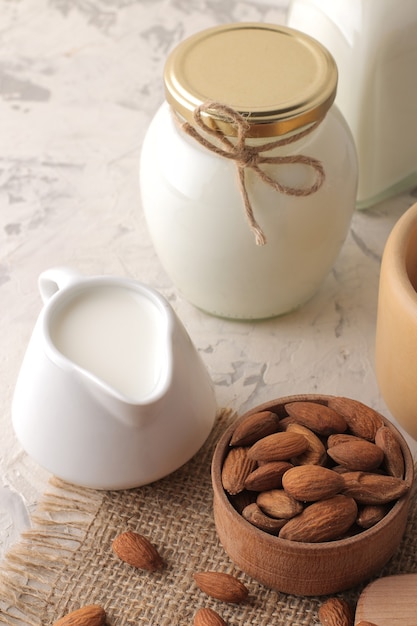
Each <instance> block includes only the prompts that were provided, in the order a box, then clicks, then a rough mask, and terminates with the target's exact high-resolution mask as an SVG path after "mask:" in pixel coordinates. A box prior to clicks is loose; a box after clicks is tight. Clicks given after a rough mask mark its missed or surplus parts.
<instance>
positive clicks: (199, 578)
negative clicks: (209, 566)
mask: <svg viewBox="0 0 417 626" xmlns="http://www.w3.org/2000/svg"><path fill="white" fill-rule="evenodd" d="M194 580H195V582H196V584H197V586H198V587H199V589H201V591H203V592H204V593H206V594H207V595H208V596H211V597H212V598H216V600H222V601H223V602H233V603H239V602H243V601H244V600H246V598H247V597H248V594H249V591H248V589H247V587H245V585H244V584H243V583H242V582H241V581H240V580H238V579H237V578H236V577H235V576H232V574H226V573H224V572H210V571H209V572H196V573H195V574H194Z"/></svg>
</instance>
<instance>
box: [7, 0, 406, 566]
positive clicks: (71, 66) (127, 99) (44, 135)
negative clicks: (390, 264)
mask: <svg viewBox="0 0 417 626" xmlns="http://www.w3.org/2000/svg"><path fill="white" fill-rule="evenodd" d="M286 4H287V2H286V0H281V1H279V0H276V1H275V2H274V1H273V0H270V1H267V0H259V1H255V0H252V1H251V2H249V1H238V0H228V1H227V2H225V1H224V0H8V1H6V2H2V5H1V9H0V302H1V309H0V380H1V385H0V433H1V436H0V554H1V553H2V552H4V550H6V548H7V547H8V546H9V545H10V544H11V543H12V542H13V541H15V540H16V539H17V538H18V536H19V533H20V531H21V529H22V528H24V527H26V526H27V524H28V523H29V518H28V514H29V513H30V512H31V511H32V510H33V508H34V506H35V504H36V502H37V501H38V499H39V497H40V495H41V494H42V492H43V490H44V489H45V486H46V483H47V480H48V473H47V472H46V471H45V470H43V469H41V468H39V467H38V466H37V465H36V464H35V463H34V462H33V461H32V460H31V459H30V458H28V456H27V455H26V454H25V453H24V452H23V451H22V450H21V448H20V445H19V443H18V442H17V441H16V439H15V436H14V433H13V429H12V425H11V418H10V408H11V401H12V395H13V389H14V384H15V380H16V377H17V374H18V370H19V366H20V363H21V360H22V357H23V354H24V351H25V348H26V345H27V342H28V340H29V337H30V333H31V331H32V328H33V325H34V323H35V320H36V317H37V315H38V313H39V311H40V308H41V300H40V296H39V293H38V289H37V279H38V275H39V273H40V272H42V271H43V270H45V269H47V268H49V267H53V266H56V265H67V266H70V267H73V268H75V269H77V270H78V271H80V272H82V273H85V274H115V275H125V276H129V277H133V278H136V279H138V280H140V281H142V282H145V283H147V284H149V285H151V286H153V287H155V288H156V289H157V290H159V291H160V292H161V293H162V294H163V295H164V296H165V297H167V298H168V300H169V301H170V302H171V304H172V305H173V307H174V309H175V310H176V312H177V313H178V315H179V316H180V318H181V319H182V320H183V322H184V324H185V326H186V328H187V329H188V332H189V334H190V336H191V338H192V340H193V341H194V343H195V345H196V346H197V348H198V349H199V351H200V352H201V355H202V357H203V359H204V360H205V362H206V364H207V367H208V368H209V371H210V373H211V376H212V378H213V381H214V383H215V389H216V394H217V399H218V404H219V406H230V407H232V408H234V409H236V410H237V411H238V412H242V411H244V410H246V409H249V408H251V407H252V406H255V405H256V404H258V403H259V402H262V401H266V400H268V399H271V398H274V397H278V396H281V395H288V394H292V393H307V392H322V393H330V394H343V395H347V396H351V397H353V398H357V399H359V400H361V401H363V402H365V403H367V404H370V405H371V406H373V407H375V408H376V409H378V410H380V411H382V412H384V413H385V414H386V415H389V412H388V411H387V409H386V407H385V405H384V403H383V400H382V398H381V396H380V394H379V390H378V386H377V383H376V380H375V374H374V362H373V360H374V356H373V355H374V333H375V316H376V303H377V292H378V277H379V267H380V261H381V255H382V252H383V248H384V244H385V241H386V238H387V236H388V234H389V232H390V230H391V228H392V226H393V225H394V223H395V221H396V220H397V219H398V217H399V216H400V215H401V214H402V213H403V212H404V211H405V210H406V209H407V208H408V207H409V206H410V205H411V204H412V203H413V202H414V201H415V200H416V194H415V193H414V195H413V193H405V194H402V195H400V196H398V197H396V198H394V199H392V200H390V201H386V202H383V203H381V204H379V205H378V206H375V207H374V208H373V209H372V210H369V211H367V212H357V213H356V214H355V216H354V219H353V222H352V227H351V230H350V233H349V236H348V238H347V240H346V242H345V245H344V247H343V250H342V252H341V254H340V256H339V258H338V260H337V262H336V264H335V266H334V269H333V271H332V273H331V274H330V275H329V276H328V278H327V279H326V281H325V283H324V284H323V286H322V288H321V290H320V292H319V293H318V294H317V295H316V296H315V297H314V298H313V299H312V300H311V301H310V302H309V303H308V304H307V305H306V306H304V307H303V308H302V309H301V310H299V311H297V312H295V313H293V314H291V315H287V316H285V317H281V318H277V319H273V320H268V321H262V322H259V323H241V322H233V321H225V320H220V319H216V318H214V317H211V316H208V315H206V314H205V313H203V312H201V311H199V310H196V309H195V308H194V307H193V306H192V305H190V304H189V303H188V302H186V301H184V300H183V299H182V298H181V296H180V295H179V294H178V293H177V291H176V289H175V287H174V286H173V285H172V284H171V282H170V280H169V279H168V277H167V276H166V274H165V273H164V271H163V269H162V268H161V266H160V263H159V261H158V259H157V258H156V256H155V253H154V251H153V248H152V244H151V242H150V240H149V237H148V233H147V230H146V225H145V223H144V219H143V215H142V212H141V206H140V198H139V188H138V176H137V170H138V160H139V155H140V148H141V143H142V140H143V137H144V133H145V131H146V128H147V126H148V124H149V121H150V119H151V117H152V115H153V114H154V112H155V111H156V109H157V107H158V105H159V104H160V102H161V101H162V99H163V88H162V79H161V74H162V69H163V65H164V60H165V58H166V56H167V54H168V52H169V51H170V49H171V48H172V47H173V46H174V45H175V44H176V43H178V42H179V41H180V40H181V39H183V38H184V37H186V36H188V35H190V34H192V33H193V32H196V31H198V30H201V29H203V28H206V27H209V26H212V25H215V24H218V23H223V22H231V21H269V22H279V23H282V22H283V21H284V18H285V6H286ZM411 445H412V447H413V450H415V446H414V444H413V443H412V442H411Z"/></svg>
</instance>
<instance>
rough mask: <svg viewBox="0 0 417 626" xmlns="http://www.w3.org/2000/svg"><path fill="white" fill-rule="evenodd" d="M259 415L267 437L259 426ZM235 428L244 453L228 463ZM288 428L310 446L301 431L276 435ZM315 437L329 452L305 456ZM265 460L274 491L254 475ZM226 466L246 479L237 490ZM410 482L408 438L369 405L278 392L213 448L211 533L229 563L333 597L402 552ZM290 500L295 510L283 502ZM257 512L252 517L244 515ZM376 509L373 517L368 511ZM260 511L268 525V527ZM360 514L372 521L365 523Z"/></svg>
mask: <svg viewBox="0 0 417 626" xmlns="http://www.w3.org/2000/svg"><path fill="white" fill-rule="evenodd" d="M271 413H273V414H275V415H276V416H277V424H276V432H271V429H270V427H269V426H270V423H271V419H270V414H271ZM257 415H259V418H257V417H256V416H257ZM265 415H269V422H268V428H267V429H266V434H265V433H263V429H262V424H261V423H259V424H257V423H256V422H257V420H258V419H259V420H260V422H262V419H264V416H265ZM272 422H273V420H272ZM246 423H247V424H248V429H249V430H250V434H252V433H253V432H254V431H255V432H259V433H260V437H259V439H257V440H256V441H254V440H253V438H251V437H250V438H249V439H247V440H246V439H245V424H246ZM294 424H297V425H298V427H297V428H295V427H294ZM236 428H238V429H239V439H238V445H239V447H240V451H239V454H237V455H235V456H234V459H235V461H234V460H233V457H231V459H232V467H230V464H229V463H225V460H226V458H227V457H228V455H229V452H230V450H231V449H233V446H234V445H235V444H234V440H233V435H234V432H235V430H236ZM380 429H382V430H380ZM387 429H388V430H387ZM286 432H288V433H292V434H294V433H296V434H297V435H299V434H301V433H303V434H304V435H305V436H306V445H305V446H303V445H302V441H301V440H300V439H299V437H293V436H291V437H287V436H281V435H279V433H286ZM388 432H389V433H390V435H389V436H387V433H388ZM309 433H310V434H309ZM387 440H389V442H390V445H389V446H387V445H385V442H386V441H387ZM242 441H243V445H242ZM248 442H249V443H248ZM318 442H319V443H321V444H322V446H323V449H324V450H325V455H323V454H322V453H320V454H319V455H318V454H316V453H314V454H309V452H308V451H309V449H313V448H315V449H316V450H317V446H318ZM365 442H366V443H365ZM338 446H339V447H338ZM373 446H377V447H378V448H380V449H381V450H382V453H380V452H379V451H378V450H376V449H374V448H373ZM329 451H330V453H329ZM245 454H246V455H247V456H245ZM370 455H371V456H372V459H373V460H372V462H370ZM392 456H394V457H396V458H391V457H392ZM229 460H230V459H229ZM235 463H242V467H234V464H235ZM254 464H256V466H255V465H254ZM285 464H286V465H285ZM264 466H267V471H266V472H265V473H267V474H268V479H270V473H271V471H272V470H273V468H274V466H277V467H278V468H279V469H278V471H279V472H281V475H280V476H279V477H278V480H277V481H275V482H274V481H273V480H270V482H268V483H267V487H268V486H269V484H270V485H271V488H266V489H265V487H264V484H265V483H263V481H258V480H253V479H251V474H252V473H253V472H256V471H257V468H258V467H259V468H262V467H264ZM313 466H314V467H313ZM402 466H403V467H404V472H403V475H402V476H399V475H398V473H399V471H398V468H399V467H400V468H401V467H402ZM283 467H284V468H285V471H284V472H283ZM309 467H310V468H311V469H310V471H309ZM393 467H394V468H395V471H393V470H392V468H393ZM294 468H295V469H294ZM297 468H300V469H297ZM231 472H232V474H234V475H238V476H241V475H242V472H243V474H244V476H245V478H244V480H242V481H241V483H240V487H238V488H237V489H236V488H234V489H233V490H232V491H233V493H230V491H228V488H227V485H228V480H229V479H230V473H231ZM261 472H263V470H261ZM287 472H288V473H287ZM329 472H331V473H334V476H332V474H330V473H329ZM286 474H287V476H286ZM255 476H257V474H255ZM310 477H311V487H310V486H309V479H310ZM413 480H414V467H413V458H412V455H411V452H410V450H409V447H408V445H407V443H406V441H405V439H404V438H403V437H402V435H401V434H400V432H399V431H398V430H397V429H396V428H395V426H394V425H393V424H392V423H391V422H390V421H389V420H388V419H386V418H385V417H383V416H382V415H380V414H379V413H378V412H376V411H374V410H373V409H371V408H370V407H367V406H366V405H364V404H362V403H360V402H358V401H357V400H351V399H349V398H339V397H335V396H326V395H316V394H310V395H297V396H288V397H284V398H279V399H277V400H272V401H270V402H267V403H265V404H262V405H260V406H258V407H256V408H254V409H252V410H251V411H249V412H247V413H245V415H243V416H242V417H240V418H239V419H237V420H236V421H235V423H234V424H232V425H231V426H230V427H229V428H228V429H227V430H226V431H225V432H224V434H223V435H222V436H221V438H220V440H219V442H218V444H217V446H216V450H215V452H214V455H213V460H212V483H213V490H214V519H215V524H216V529H217V533H218V536H219V539H220V541H221V543H222V545H223V547H224V549H225V551H226V552H227V554H228V555H229V556H230V558H231V559H232V561H233V562H234V563H235V564H236V565H237V566H238V567H239V568H240V569H241V570H242V571H244V572H245V573H247V574H248V575H250V576H251V577H252V578H254V579H256V580H258V581H259V582H261V583H263V584H264V585H266V586H267V587H270V588H272V589H276V590H277V591H281V592H284V593H291V594H296V595H306V596H312V595H328V594H333V593H338V592H340V591H343V590H345V589H348V588H350V587H354V586H355V585H358V584H360V583H363V582H365V581H366V580H368V579H369V578H371V577H372V576H374V575H375V574H377V573H378V572H379V570H380V569H381V568H382V567H383V566H384V565H385V563H386V562H387V561H388V560H389V559H390V558H391V557H392V555H393V554H394V552H395V551H396V549H397V548H398V545H399V543H400V541H401V538H402V536H403V534H404V531H405V526H406V522H407V515H408V508H409V498H410V488H411V485H412V483H413ZM247 485H249V486H250V487H251V489H248V488H247ZM258 485H259V490H258V491H257V490H256V489H254V487H256V488H258ZM234 486H235V484H234ZM287 502H291V503H292V505H293V506H292V507H283V503H284V504H285V503H287ZM299 505H300V506H299ZM246 507H248V508H247V511H248V512H247V513H246V512H245V508H246ZM254 509H256V512H257V514H256V515H253V514H251V515H250V514H249V513H251V512H252V513H253V510H254ZM375 509H378V512H379V515H373V516H369V515H366V514H367V512H369V511H370V510H371V511H373V510H375ZM288 511H289V512H288ZM265 516H267V517H268V516H270V519H271V522H272V523H270V524H269V523H265ZM274 516H275V517H274ZM364 516H366V519H367V520H371V521H369V522H367V523H366V524H363V523H362V525H361V523H359V522H360V521H361V520H362V519H363V517H364ZM259 520H261V523H260V524H259V527H258V526H257V524H258V521H259ZM368 524H370V526H369V527H368Z"/></svg>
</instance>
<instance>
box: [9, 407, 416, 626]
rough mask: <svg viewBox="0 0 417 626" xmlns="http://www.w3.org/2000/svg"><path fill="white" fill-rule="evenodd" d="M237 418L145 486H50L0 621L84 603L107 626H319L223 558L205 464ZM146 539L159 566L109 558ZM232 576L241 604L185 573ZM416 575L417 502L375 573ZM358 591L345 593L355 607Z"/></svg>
mask: <svg viewBox="0 0 417 626" xmlns="http://www.w3.org/2000/svg"><path fill="white" fill-rule="evenodd" d="M234 418H235V416H234V415H233V414H232V413H231V411H229V410H222V411H219V414H218V417H217V420H216V424H215V427H214V429H213V431H212V433H211V435H210V437H209V439H208V441H207V442H206V444H205V445H204V447H203V448H202V450H201V451H200V452H199V453H198V454H197V455H196V456H195V457H194V458H193V459H192V460H191V461H189V462H188V463H187V464H186V465H185V466H184V467H182V468H180V469H179V470H177V471H176V472H175V473H174V474H172V475H171V476H168V477H167V478H165V479H163V480H160V481H158V482H156V483H154V484H152V485H149V486H146V487H141V488H138V489H134V490H125V491H105V492H103V491H95V490H89V489H79V488H75V487H73V486H71V485H67V484H65V483H62V482H61V481H58V480H55V479H54V480H52V481H51V487H50V489H48V493H46V494H45V495H44V497H43V499H42V502H41V503H40V506H39V507H38V511H37V513H36V515H34V517H33V526H32V528H31V529H30V530H29V531H28V532H26V533H24V534H23V535H22V538H21V541H20V542H19V543H18V544H17V545H16V546H15V547H14V548H13V549H12V550H11V551H10V552H9V553H8V554H7V556H6V558H5V560H4V562H3V564H2V570H1V572H0V623H3V624H9V625H13V626H16V625H17V624H19V625H20V624H26V625H36V626H38V625H44V626H46V625H49V624H53V623H54V621H56V620H57V619H58V618H59V617H61V616H62V615H64V614H66V613H67V612H69V611H72V610H74V609H77V608H79V607H80V606H83V605H85V604H93V603H96V604H100V605H102V606H103V608H104V609H105V610H106V613H107V616H108V619H107V623H108V624H109V625H112V626H113V625H114V626H124V625H127V624H129V625H131V624H150V625H152V626H175V625H179V624H181V625H187V624H192V623H193V617H194V614H195V612H196V611H197V609H198V608H200V607H203V606H207V607H211V608H214V609H215V610H217V611H218V612H219V613H220V614H221V615H222V617H223V619H224V620H225V621H226V623H227V624H230V625H232V624H240V625H243V624H244V625H245V626H249V625H253V626H272V625H277V626H280V625H282V626H284V625H285V626H291V625H294V626H304V625H305V626H307V625H308V626H310V625H313V624H318V623H319V621H318V618H317V611H318V608H319V606H320V604H321V603H322V602H323V598H306V597H297V596H292V595H286V594H281V593H278V592H275V591H272V590H270V589H267V588H265V587H264V586H263V585H261V584H259V583H257V582H256V581H254V580H253V579H251V578H250V577H248V576H246V575H245V574H243V573H242V572H241V571H239V570H238V569H237V568H236V567H235V566H234V565H233V563H232V562H231V561H230V559H229V558H228V556H227V555H226V554H225V553H224V551H223V549H222V547H221V545H220V543H219V541H218V539H217V535H216V531H215V527H214V521H213V515H212V491H211V479H210V463H211V457H212V453H213V449H214V446H215V443H216V441H217V439H218V437H219V436H220V434H221V433H222V432H223V431H224V429H225V428H226V426H227V425H228V424H229V423H230V421H231V420H232V419H234ZM128 529H130V530H134V531H137V532H140V533H143V534H145V535H146V536H147V537H149V538H150V539H151V541H152V542H153V543H154V544H155V545H156V546H157V547H158V549H159V551H160V553H161V556H162V557H163V559H164V560H165V562H166V567H165V569H163V570H162V571H160V572H157V573H146V572H143V571H141V570H136V569H134V568H133V567H130V566H128V565H126V564H125V563H123V562H121V561H120V560H118V559H117V557H115V555H114V554H113V552H112V549H111V543H112V540H113V539H114V537H115V536H116V535H118V534H119V533H121V532H122V531H125V530H128ZM199 570H217V571H223V572H229V573H234V574H236V575H237V576H238V577H239V578H240V579H241V580H242V581H243V582H244V583H245V584H246V585H247V587H248V588H249V592H250V595H249V599H248V601H247V602H245V603H244V604H241V605H234V604H227V603H224V602H219V601H216V600H213V599H211V598H209V597H207V596H206V595H205V594H203V593H202V592H201V591H200V590H199V589H198V588H197V587H196V585H195V583H194V581H193V577H192V574H193V572H195V571H199ZM410 572H417V501H416V496H415V495H414V496H413V499H412V503H411V509H410V515H409V521H408V526H407V530H406V534H405V536H404V539H403V541H402V543H401V545H400V547H399V549H398V551H397V553H396V554H395V555H394V557H393V558H392V559H391V561H390V562H389V563H388V565H387V566H386V567H385V569H384V570H383V572H381V574H382V575H387V574H396V573H410ZM360 591H361V589H359V588H357V589H353V590H350V591H349V592H347V593H345V594H343V595H344V597H346V598H347V599H348V600H350V601H352V602H353V603H355V602H356V599H357V596H358V594H359V592H360Z"/></svg>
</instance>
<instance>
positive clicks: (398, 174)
mask: <svg viewBox="0 0 417 626" xmlns="http://www.w3.org/2000/svg"><path fill="white" fill-rule="evenodd" d="M287 24H288V25H289V26H291V27H292V28H296V29H298V30H300V31H303V32H305V33H307V34H309V35H311V36H313V37H315V38H316V39H317V40H318V41H320V42H321V43H322V44H323V45H324V46H326V48H327V49H328V50H329V51H330V52H331V53H332V55H333V56H334V58H335V60H336V63H337V66H338V69H339V84H338V91H337V97H336V104H337V105H338V107H339V109H340V110H341V112H342V113H343V115H344V117H345V119H346V121H347V122H348V124H349V126H350V129H351V131H352V134H353V137H354V139H355V144H356V148H357V152H358V160H359V185H358V199H357V204H358V207H359V208H364V207H367V206H371V205H373V204H375V203H376V202H378V201H380V200H383V199H384V198H386V197H389V196H392V195H394V194H395V193H399V192H400V191H403V190H406V189H409V188H411V187H412V186H414V185H416V184H417V116H416V111H417V73H416V67H417V2H416V0H336V1H335V0H291V2H290V6H289V10H288V15H287Z"/></svg>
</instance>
